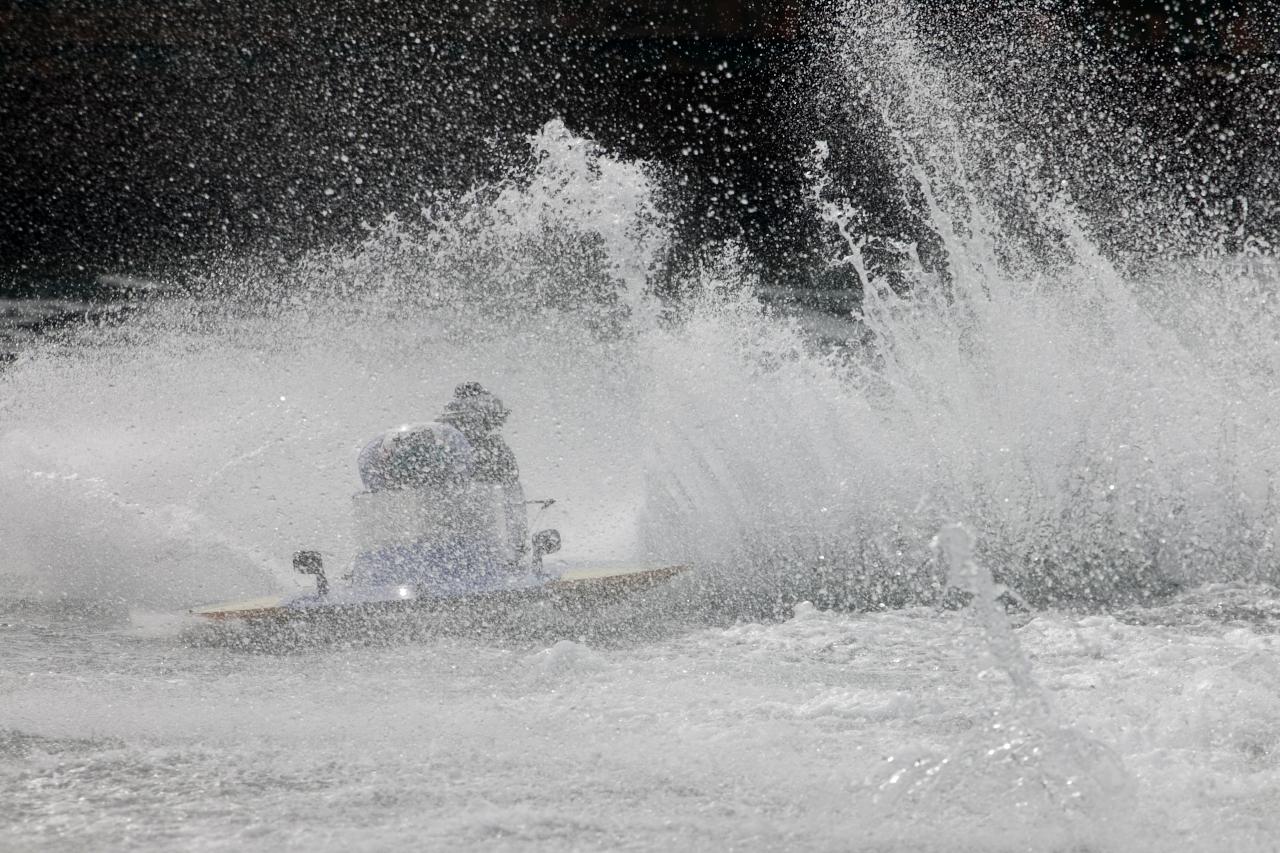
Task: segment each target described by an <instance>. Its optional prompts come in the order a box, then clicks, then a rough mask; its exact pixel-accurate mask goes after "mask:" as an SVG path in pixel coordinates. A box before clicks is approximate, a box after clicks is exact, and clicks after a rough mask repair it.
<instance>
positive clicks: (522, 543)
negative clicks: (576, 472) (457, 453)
mask: <svg viewBox="0 0 1280 853" xmlns="http://www.w3.org/2000/svg"><path fill="white" fill-rule="evenodd" d="M510 414H511V410H510V409H508V408H507V407H506V406H504V405H503V403H502V400H501V399H500V398H499V397H497V396H496V395H494V394H492V393H491V392H489V391H488V390H487V389H486V388H485V387H484V386H483V385H481V384H480V383H479V382H464V383H462V384H461V385H459V386H458V387H457V388H455V389H454V390H453V399H452V400H451V401H449V404H448V405H447V406H445V408H444V413H443V414H441V415H440V420H441V421H443V422H445V423H448V424H452V425H453V426H456V427H457V428H458V430H459V431H460V432H461V433H462V434H463V435H465V436H466V438H467V441H468V442H470V444H471V447H472V449H473V450H474V451H475V463H474V468H473V471H472V478H473V479H474V480H475V481H476V482H477V483H489V484H492V485H493V486H494V487H496V488H497V489H498V490H499V491H500V492H501V495H500V496H499V499H500V502H501V503H502V505H503V506H504V507H505V514H506V524H505V526H506V531H507V541H508V543H509V547H510V550H511V552H512V553H514V554H515V555H516V558H517V559H518V558H519V557H521V556H523V555H524V554H525V553H526V552H527V550H528V545H527V542H528V539H529V521H528V513H527V511H526V510H525V503H524V489H523V488H522V487H521V485H520V468H519V466H518V465H517V464H516V455H515V454H514V453H512V452H511V448H510V447H508V446H507V443H506V442H505V441H504V440H503V439H502V436H501V435H500V434H499V433H498V430H499V429H501V427H502V425H503V423H505V422H506V420H507V417H508V416H509V415H510Z"/></svg>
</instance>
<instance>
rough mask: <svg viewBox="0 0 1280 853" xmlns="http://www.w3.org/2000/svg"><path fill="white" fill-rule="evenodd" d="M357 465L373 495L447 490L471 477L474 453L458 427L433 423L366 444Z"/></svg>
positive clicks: (395, 431)
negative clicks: (390, 490)
mask: <svg viewBox="0 0 1280 853" xmlns="http://www.w3.org/2000/svg"><path fill="white" fill-rule="evenodd" d="M356 464H357V466H358V467H359V469H360V480H361V482H363V483H364V487H365V488H366V489H368V490H369V491H371V492H380V491H384V490H387V489H417V488H424V487H447V486H450V485H454V484H457V483H460V482H462V481H464V480H466V479H468V478H469V477H470V476H471V473H472V471H473V469H474V466H475V450H474V449H473V448H472V447H471V443H470V442H469V441H467V439H466V437H464V436H463V434H462V433H461V432H459V431H458V429H457V428H456V427H453V426H450V425H449V424H443V423H438V422H435V421H432V422H428V423H423V424H409V425H405V426H402V427H400V428H399V429H393V430H389V431H387V432H385V433H383V434H382V435H380V436H378V437H377V438H375V439H374V440H373V441H371V442H369V443H368V444H367V445H365V447H364V449H363V450H361V451H360V457H359V459H358V460H357V462H356Z"/></svg>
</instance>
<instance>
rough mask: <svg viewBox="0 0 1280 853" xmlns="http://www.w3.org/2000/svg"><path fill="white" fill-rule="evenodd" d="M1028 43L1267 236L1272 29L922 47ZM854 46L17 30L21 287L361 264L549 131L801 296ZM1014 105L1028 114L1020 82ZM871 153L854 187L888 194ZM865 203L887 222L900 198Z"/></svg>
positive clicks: (1249, 8)
mask: <svg viewBox="0 0 1280 853" xmlns="http://www.w3.org/2000/svg"><path fill="white" fill-rule="evenodd" d="M1028 10H1030V11H1028ZM1037 10H1040V11H1037ZM1010 16H1013V17H1017V18H1019V19H1020V20H1021V21H1022V25H1024V26H1026V25H1027V23H1026V22H1027V21H1028V20H1030V21H1031V24H1030V26H1032V27H1033V28H1035V27H1039V30H1037V32H1038V33H1039V36H1038V37H1039V39H1040V48H1039V49H1040V50H1041V52H1042V53H1045V54H1048V58H1049V59H1050V61H1051V62H1052V61H1055V57H1056V61H1059V62H1060V63H1061V64H1062V66H1063V67H1064V68H1070V69H1073V70H1072V71H1071V80H1070V86H1069V87H1068V88H1070V87H1074V91H1075V96H1074V97H1076V98H1077V99H1078V104H1077V106H1078V107H1083V108H1085V109H1093V110H1096V111H1098V112H1099V113H1107V114H1109V115H1112V116H1119V117H1120V118H1119V119H1118V120H1113V121H1112V124H1113V125H1114V124H1117V123H1118V124H1124V123H1132V124H1133V125H1134V126H1137V127H1140V128H1141V129H1142V131H1143V133H1146V134H1149V136H1150V138H1153V139H1155V140H1157V142H1158V144H1159V145H1162V146H1166V147H1167V150H1168V152H1169V153H1170V163H1171V166H1170V170H1172V171H1175V172H1176V171H1177V170H1178V169H1182V170H1184V171H1185V172H1186V175H1185V178H1186V180H1187V181H1196V182H1199V184H1198V186H1200V187H1201V188H1202V189H1197V190H1196V192H1197V193H1198V196H1197V199H1198V201H1197V203H1198V204H1200V206H1201V207H1202V208H1203V209H1204V210H1205V211H1206V213H1205V215H1220V214H1221V212H1222V211H1223V210H1228V211H1232V210H1237V209H1238V208H1239V207H1241V204H1240V203H1239V201H1238V200H1239V199H1240V198H1248V199H1251V200H1253V202H1252V203H1253V207H1254V210H1255V213H1254V214H1253V216H1254V218H1255V220H1257V219H1258V217H1259V216H1260V215H1262V214H1259V213H1257V212H1256V211H1258V210H1259V209H1260V208H1265V206H1266V202H1267V200H1268V199H1271V200H1272V201H1274V199H1275V198H1276V197H1277V191H1276V187H1275V186H1273V185H1272V183H1271V182H1272V181H1273V176H1274V174H1275V169H1274V160H1273V159H1269V158H1270V157H1272V155H1273V153H1274V148H1275V147H1276V146H1275V143H1276V128H1277V124H1276V120H1275V108H1274V104H1275V101H1276V80H1277V67H1276V64H1275V60H1276V55H1277V52H1280V39H1278V37H1277V27H1276V15H1275V10H1274V8H1273V7H1272V6H1271V5H1270V4H1267V3H1257V2H1253V3H1223V2H1215V3H1196V2H1182V3H1177V2H1173V3H1165V2H1146V0H1125V2H1120V0H1117V1H1116V2H1103V0H1091V2H1078V3H1068V4H1051V5H1046V6H1044V7H1037V6H1036V4H1034V3H1031V4H1028V3H1016V4H1015V3H1004V4H1002V3H999V2H996V3H977V4H974V3H958V2H957V3H945V2H929V3H927V4H926V5H925V7H924V9H923V11H922V14H921V20H922V21H923V23H924V28H925V29H926V30H927V32H928V35H929V37H930V38H932V40H933V42H934V43H935V44H937V45H938V47H939V49H940V50H943V51H950V52H951V53H952V54H953V55H955V56H958V57H961V58H963V56H964V55H965V51H966V50H967V49H968V48H969V47H970V46H971V45H973V44H975V43H977V42H979V41H981V40H983V39H985V38H987V37H989V35H990V28H991V27H995V26H1002V24H1001V21H1002V20H1003V19H1007V18H1009V17H1010ZM834 18H835V12H834V11H833V7H832V6H831V4H829V3H825V2H806V0H709V2H701V3H688V4H677V3H669V2H660V0H626V2H622V1H621V0H591V2H586V0H524V2H521V0H511V2H501V0H490V2H481V3H461V2H460V3H457V4H446V3H436V2H431V3H427V2H413V3H410V2H398V0H293V2H279V0H253V2H248V0H226V2H213V0H177V2H173V1H172V0H78V1H77V0H60V1H59V0H48V1H47V2H33V1H32V0H28V2H10V3H9V4H8V5H7V6H5V7H3V10H2V11H0V287H3V288H7V289H8V290H9V291H14V290H21V289H22V288H31V287H33V286H35V285H34V284H33V283H38V282H40V281H42V280H53V279H56V280H59V281H68V280H71V281H75V280H84V281H91V280H92V279H93V277H94V276H96V275H97V274H99V273H109V272H117V273H119V272H129V273H134V274H139V275H149V274H163V273H165V272H166V271H172V270H175V269H179V268H181V267H182V266H183V265H190V264H193V263H198V262H200V260H201V259H203V258H206V257H207V256H209V255H211V254H216V253H218V252H221V251H234V252H268V253H274V254H279V255H282V256H288V255H290V254H291V253H294V252H297V251H299V250H300V249H303V248H305V247H307V246H312V245H315V244H317V243H318V242H329V241H334V240H339V241H340V240H345V239H353V237H358V236H359V235H361V234H363V230H362V226H361V223H364V222H375V221H377V220H378V219H380V218H381V216H382V215H383V214H385V213H387V212H400V213H402V214H407V215H413V213H414V212H415V211H416V210H418V209H419V208H420V207H422V206H423V205H424V204H426V203H428V202H429V201H430V200H431V198H432V193H434V192H437V191H441V190H446V191H447V190H450V189H454V190H456V189H460V188H465V187H466V186H468V185H470V184H471V183H472V182H474V181H475V180H476V179H482V178H486V177H495V176H496V175H498V174H499V173H500V172H501V169H502V164H503V163H504V162H508V161H509V158H510V156H512V155H513V154H515V155H518V154H519V153H520V152H521V150H522V147H523V142H522V141H521V139H520V137H521V135H522V134H525V133H528V132H531V131H533V130H536V129H537V128H538V127H539V126H541V125H542V124H543V123H544V122H545V121H546V120H547V119H549V118H551V117H554V116H562V117H564V118H565V119H566V121H567V122H568V124H569V125H570V127H571V128H573V129H574V130H575V131H576V132H579V133H582V134H585V135H589V136H591V137H593V138H595V139H597V140H599V141H600V142H601V143H602V144H603V145H605V146H606V148H608V149H610V150H612V151H614V152H616V153H618V154H620V155H623V156H628V157H644V158H646V159H650V160H653V161H655V162H658V163H661V164H663V166H664V168H665V169H666V170H667V173H668V174H669V175H670V176H671V177H672V185H673V186H680V187H682V189H681V190H680V191H679V192H675V193H673V194H672V195H671V198H670V199H668V200H667V203H668V205H669V208H670V210H671V211H672V215H673V216H674V217H675V219H676V220H677V221H678V222H679V223H680V230H681V234H682V235H683V243H684V244H685V245H687V246H689V247H696V246H699V245H706V244H708V243H714V241H715V240H717V239H721V238H737V239H740V240H742V241H743V242H744V243H745V244H746V245H747V246H748V247H749V248H750V249H751V250H752V252H753V253H754V255H755V256H756V258H757V259H758V260H759V261H760V264H761V266H762V268H763V269H765V270H766V271H767V272H768V273H770V274H772V275H774V276H775V277H777V278H779V279H785V280H787V281H803V280H804V279H805V277H806V276H811V275H812V268H813V264H812V261H813V257H814V255H815V248H814V239H815V238H814V233H815V222H814V219H813V216H812V212H811V211H809V210H808V209H807V208H806V206H805V203H804V197H803V193H804V180H803V166H802V157H803V155H804V154H805V152H807V151H808V150H809V148H810V146H811V145H812V142H813V140H814V139H815V138H823V137H824V136H825V135H828V133H829V132H830V131H832V130H833V129H834V130H835V131H837V132H840V133H842V134H843V135H844V136H845V137H849V136H851V135H852V136H854V137H856V136H858V135H859V134H860V133H861V132H862V131H861V130H860V129H859V128H858V127H856V126H854V127H835V128H832V127H826V128H824V127H823V125H824V123H827V124H828V125H830V124H831V123H832V122H836V123H837V125H838V123H839V120H838V118H835V117H832V116H829V115H821V114H819V112H820V110H818V108H817V107H815V106H814V104H816V103H818V101H817V100H815V99H811V98H808V97H806V95H805V92H806V91H807V90H808V89H810V88H811V87H812V86H814V85H815V83H816V82H818V81H815V80H814V79H813V78H814V75H815V74H819V73H820V70H821V63H818V64H817V65H816V66H815V63H814V62H813V61H812V60H813V57H814V55H815V45H817V44H820V43H821V40H822V38H823V36H824V33H825V31H826V29H827V28H829V27H830V26H831V22H832V21H833V20H834ZM1006 23H1007V22H1006ZM1041 59H1042V60H1043V59H1044V57H1043V56H1042V57H1041ZM1005 82H1006V85H1007V86H1008V87H1009V88H1010V92H1011V94H1012V96H1013V97H1015V98H1016V96H1017V90H1018V87H1019V86H1020V85H1021V84H1020V82H1019V80H1018V79H1017V75H1011V76H1010V77H1009V79H1008V80H1006V81H1005ZM997 85H999V84H998V83H997ZM846 123H847V122H846ZM865 135H866V140H867V141H865V142H864V144H863V145H862V147H861V148H859V147H858V145H857V144H854V149H855V154H856V156H853V157H852V158H851V161H852V162H855V165H854V166H853V167H852V168H853V169H854V171H858V170H863V171H865V172H867V173H868V174H874V173H875V172H876V171H877V168H880V167H878V166H877V165H876V164H874V163H873V162H872V161H873V160H874V159H875V157H876V156H877V155H876V152H875V150H874V149H875V145H874V134H873V133H871V132H870V131H867V133H866V134H865ZM855 143H856V140H855ZM881 165H883V164H881ZM1205 175H1208V176H1209V177H1208V178H1205V177H1204V176H1205ZM862 183H863V185H865V186H867V187H869V189H867V190H865V192H868V193H870V195H871V197H870V199H869V204H870V205H871V206H875V205H877V204H881V206H883V207H884V209H885V210H886V211H890V209H891V208H892V207H893V205H894V204H895V200H894V197H893V194H892V193H889V192H884V193H882V194H883V196H884V197H883V198H881V199H877V198H876V197H875V196H876V192H877V190H876V189H875V187H876V184H877V182H876V181H874V180H872V181H863V182H862ZM1204 187H1207V190H1206V189H1203V188H1204ZM728 189H732V190H733V193H732V194H729V193H728V192H727V190H728ZM743 196H745V197H747V198H748V199H750V201H751V203H750V204H742V203H741V202H740V199H741V198H742V197H743ZM886 216H890V218H891V213H886ZM691 251H692V250H691Z"/></svg>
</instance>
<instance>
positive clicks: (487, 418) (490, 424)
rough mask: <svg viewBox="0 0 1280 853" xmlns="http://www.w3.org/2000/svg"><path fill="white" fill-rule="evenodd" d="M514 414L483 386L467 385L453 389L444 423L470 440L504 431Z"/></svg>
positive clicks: (442, 416)
mask: <svg viewBox="0 0 1280 853" xmlns="http://www.w3.org/2000/svg"><path fill="white" fill-rule="evenodd" d="M510 414H511V410H510V409H508V408H507V407H506V406H504V405H503V404H502V400H501V398H499V397H497V396H495V395H494V394H492V393H490V392H489V391H488V390H486V389H485V387H484V386H483V385H481V384H480V383H479V382H464V383H462V384H461V385H459V386H458V387H457V388H454V389H453V399H452V400H450V401H449V404H448V405H447V406H445V407H444V414H443V415H441V418H440V419H441V420H443V421H445V422H446V423H450V424H453V425H454V426H456V427H457V428H458V429H460V430H462V434H463V435H465V436H466V437H467V439H468V440H472V439H473V438H475V437H476V436H481V435H485V434H487V433H491V432H493V431H495V430H498V429H501V428H502V425H503V424H504V423H506V420H507V417H508V416H509V415H510Z"/></svg>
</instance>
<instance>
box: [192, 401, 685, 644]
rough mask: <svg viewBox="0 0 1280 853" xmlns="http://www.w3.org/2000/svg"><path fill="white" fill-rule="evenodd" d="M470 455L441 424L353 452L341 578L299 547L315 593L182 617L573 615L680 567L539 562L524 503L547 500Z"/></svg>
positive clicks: (538, 542)
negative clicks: (357, 479) (351, 540)
mask: <svg viewBox="0 0 1280 853" xmlns="http://www.w3.org/2000/svg"><path fill="white" fill-rule="evenodd" d="M473 463H474V453H473V448H472V447H471V446H470V445H469V444H468V442H467V440H466V439H465V438H464V437H463V436H462V435H461V433H460V432H459V431H458V430H457V429H456V428H454V427H452V426H450V425H447V424H442V423H438V422H431V423H427V424H419V425H413V426H405V427H401V428H399V429H396V430H392V431H389V432H388V433H386V434H384V435H383V436H380V437H379V438H377V439H375V440H374V441H372V442H370V444H369V445H368V446H366V448H365V449H364V450H363V451H362V452H361V454H360V459H359V461H358V467H359V471H360V476H361V480H362V482H363V483H364V485H365V491H363V492H360V493H358V494H356V495H355V496H354V497H353V521H354V529H355V531H356V536H357V546H358V549H357V554H356V557H355V560H354V561H353V562H352V564H351V566H350V568H349V570H348V571H347V572H345V573H344V574H343V575H342V578H341V582H340V583H335V584H331V583H330V582H329V578H328V577H327V576H326V574H325V567H324V562H323V559H322V556H321V554H320V552H318V551H314V550H308V551H299V552H297V553H296V554H294V557H293V566H294V568H295V569H296V570H297V571H299V572H302V573H303V574H307V575H312V576H314V577H315V579H316V588H315V591H314V592H297V593H293V594H288V595H279V596H271V597H267V598H257V599H251V600H249V601H239V602H230V603H226V604H214V605H209V606H206V607H198V608H195V609H193V610H192V611H191V613H192V615H193V616H195V617H197V618H198V619H199V620H202V621H204V622H206V623H219V624H223V625H240V626H246V625H248V626H278V625H281V624H291V625H295V626H297V625H304V626H310V625H323V626H325V627H326V629H341V630H339V633H351V632H353V631H356V632H364V633H366V634H368V633H378V632H379V631H381V630H383V628H384V627H385V622H386V621H387V619H388V618H390V619H395V618H397V617H400V616H403V615H405V614H413V613H418V614H427V615H429V617H430V618H429V619H428V620H427V621H429V622H435V623H443V622H447V621H450V620H452V621H454V622H456V621H458V620H461V621H462V622H463V623H468V622H475V623H481V624H488V623H490V622H492V621H494V620H495V619H498V618H499V617H503V616H506V615H510V614H512V613H519V614H521V615H527V614H528V613H529V612H530V610H531V609H540V610H543V611H547V610H552V611H559V612H564V613H569V614H581V613H583V612H585V611H589V610H591V609H593V608H595V607H598V606H600V605H601V604H604V603H608V602H611V601H616V600H618V599H619V598H622V597H625V596H627V595H630V594H634V593H636V592H639V591H642V590H644V589H648V588H651V587H654V586H656V585H658V584H661V583H665V582H666V581H668V580H670V579H671V578H673V577H674V576H675V575H677V574H679V573H680V572H681V571H682V570H683V569H682V567H680V566H646V565H611V566H602V565H597V566H588V567H572V568H571V567H565V566H561V567H549V566H547V565H546V564H545V562H544V557H546V556H548V555H550V554H554V553H556V552H558V551H559V550H560V533H559V532H558V531H557V530H554V529H546V530H541V531H538V532H537V533H535V534H534V535H533V536H532V537H530V536H529V535H528V522H529V518H528V515H529V513H528V507H529V506H530V505H534V506H538V507H540V508H541V510H546V509H547V508H548V507H550V506H551V505H552V504H554V503H555V501H554V500H546V501H526V500H524V493H523V490H522V489H521V488H520V487H519V485H518V483H515V482H501V481H499V482H493V481H487V480H480V479H478V478H476V477H473V476H471V474H472V472H473V469H474V464H473ZM530 545H531V546H532V547H530ZM531 606H534V607H531ZM419 621H422V620H419ZM375 623H376V624H375Z"/></svg>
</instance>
